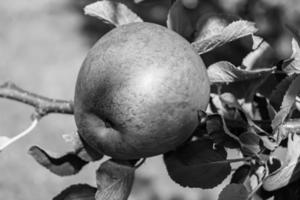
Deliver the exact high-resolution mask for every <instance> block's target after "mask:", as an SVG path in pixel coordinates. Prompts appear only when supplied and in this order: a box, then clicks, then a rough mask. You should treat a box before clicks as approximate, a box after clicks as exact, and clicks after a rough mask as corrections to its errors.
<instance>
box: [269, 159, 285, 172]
mask: <svg viewBox="0 0 300 200" xmlns="http://www.w3.org/2000/svg"><path fill="white" fill-rule="evenodd" d="M267 166H268V169H269V173H270V174H272V173H274V172H276V171H277V170H278V169H280V167H281V166H282V163H281V161H280V160H279V159H277V158H270V159H269V160H268V162H267Z"/></svg>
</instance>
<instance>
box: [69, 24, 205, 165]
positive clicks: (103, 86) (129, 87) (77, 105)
mask: <svg viewBox="0 0 300 200" xmlns="http://www.w3.org/2000/svg"><path fill="white" fill-rule="evenodd" d="M209 93H210V83H209V80H208V76H207V72H206V68H205V66H204V63H203V62H202V60H201V58H200V56H199V55H197V53H196V52H195V51H194V49H193V48H192V47H191V45H190V44H189V43H188V42H187V41H186V40H185V39H184V38H182V37H181V36H180V35H178V34H177V33H175V32H173V31H171V30H169V29H167V28H165V27H163V26H160V25H157V24H152V23H146V22H139V23H131V24H127V25H123V26H120V27H117V28H115V29H113V30H112V31H110V32H108V33H107V34H105V35H104V36H103V37H102V38H100V39H99V40H98V42H97V43H96V44H95V45H94V46H93V47H92V49H91V50H90V51H89V53H88V55H87V57H86V59H85V60H84V62H83V64H82V66H81V69H80V72H79V74H78V78H77V83H76V89H75V99H74V110H75V122H76V125H77V128H78V133H79V134H80V135H81V136H82V138H83V139H84V140H85V141H86V142H87V143H88V144H89V145H91V146H92V147H93V148H95V149H96V150H97V151H99V152H101V153H103V154H105V155H108V156H111V157H113V158H115V159H122V160H125V159H137V158H142V157H150V156H155V155H158V154H162V153H165V152H167V151H170V150H173V149H175V148H176V147H177V146H178V145H180V144H182V143H183V142H184V141H186V140H187V139H188V138H189V137H190V136H191V134H192V133H193V131H194V129H195V128H196V126H197V125H198V111H199V110H204V111H205V110H206V107H207V104H208V100H209Z"/></svg>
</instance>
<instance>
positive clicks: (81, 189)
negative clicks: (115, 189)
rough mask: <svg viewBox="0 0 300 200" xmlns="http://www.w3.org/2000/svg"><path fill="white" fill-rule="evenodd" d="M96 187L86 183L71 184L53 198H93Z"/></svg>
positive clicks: (80, 199) (54, 199) (74, 199)
mask: <svg viewBox="0 0 300 200" xmlns="http://www.w3.org/2000/svg"><path fill="white" fill-rule="evenodd" d="M96 191H97V189H96V188H95V187H92V186H90V185H87V184H78V185H71V186H70V187H68V188H66V189H65V190H63V191H62V192H61V193H60V194H58V195H57V196H55V197H54V198H53V200H95V194H96Z"/></svg>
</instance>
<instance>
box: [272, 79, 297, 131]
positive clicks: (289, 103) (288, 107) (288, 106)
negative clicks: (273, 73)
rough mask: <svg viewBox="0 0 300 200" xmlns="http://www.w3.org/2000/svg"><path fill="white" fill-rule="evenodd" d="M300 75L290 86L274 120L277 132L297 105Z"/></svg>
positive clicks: (273, 125)
mask: <svg viewBox="0 0 300 200" xmlns="http://www.w3.org/2000/svg"><path fill="white" fill-rule="evenodd" d="M299 85H300V75H297V77H296V78H295V79H294V80H293V82H292V83H291V84H290V86H289V88H288V90H287V92H286V93H285V95H284V98H283V101H282V104H281V107H280V111H279V112H278V113H277V114H276V115H275V117H274V119H273V120H272V128H273V130H275V129H276V128H277V127H279V126H280V125H281V124H283V123H284V121H285V120H286V119H287V117H288V115H289V113H290V112H291V111H292V108H293V106H294V104H295V101H296V97H297V95H298V94H299V93H300V87H299Z"/></svg>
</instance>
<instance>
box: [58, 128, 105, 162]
mask: <svg viewBox="0 0 300 200" xmlns="http://www.w3.org/2000/svg"><path fill="white" fill-rule="evenodd" d="M63 138H64V139H65V140H66V142H69V143H72V145H73V147H74V154H76V155H77V156H78V157H79V158H81V159H82V160H84V161H87V162H91V161H96V160H100V159H101V158H102V157H103V154H101V153H99V152H97V151H96V150H95V149H93V148H92V147H91V146H89V145H88V144H87V143H86V142H85V141H84V140H83V139H82V138H81V137H80V135H79V134H78V133H77V132H75V133H74V134H72V135H63Z"/></svg>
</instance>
